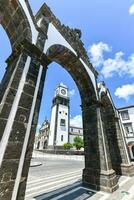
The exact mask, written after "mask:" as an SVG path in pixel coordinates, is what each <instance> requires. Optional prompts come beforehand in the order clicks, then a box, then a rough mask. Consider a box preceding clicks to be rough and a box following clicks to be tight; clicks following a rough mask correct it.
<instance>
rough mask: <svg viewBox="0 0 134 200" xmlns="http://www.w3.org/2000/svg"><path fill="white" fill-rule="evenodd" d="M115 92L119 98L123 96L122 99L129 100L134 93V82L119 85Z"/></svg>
mask: <svg viewBox="0 0 134 200" xmlns="http://www.w3.org/2000/svg"><path fill="white" fill-rule="evenodd" d="M114 94H115V96H117V97H118V98H122V99H125V100H126V101H128V100H129V98H130V96H133V95H134V83H133V84H127V85H123V86H121V87H118V88H117V89H116V91H115V93H114Z"/></svg>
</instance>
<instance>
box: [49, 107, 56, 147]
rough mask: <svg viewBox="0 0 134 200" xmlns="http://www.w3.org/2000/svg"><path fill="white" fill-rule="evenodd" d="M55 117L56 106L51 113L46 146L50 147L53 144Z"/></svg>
mask: <svg viewBox="0 0 134 200" xmlns="http://www.w3.org/2000/svg"><path fill="white" fill-rule="evenodd" d="M55 116H56V105H55V106H53V108H52V113H51V120H50V132H49V141H48V146H51V145H52V146H53V142H54V130H55V120H56V117H55Z"/></svg>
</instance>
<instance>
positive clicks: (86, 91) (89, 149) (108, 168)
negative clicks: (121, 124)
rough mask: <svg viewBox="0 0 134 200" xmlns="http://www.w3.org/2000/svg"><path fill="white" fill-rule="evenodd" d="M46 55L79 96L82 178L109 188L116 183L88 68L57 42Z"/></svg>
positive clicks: (89, 182) (94, 86)
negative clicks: (82, 144)
mask: <svg viewBox="0 0 134 200" xmlns="http://www.w3.org/2000/svg"><path fill="white" fill-rule="evenodd" d="M46 55H47V56H48V57H49V59H50V60H51V61H55V62H57V63H58V64H60V65H61V66H62V67H64V68H65V69H66V70H67V71H68V72H69V74H70V75H71V76H72V78H73V80H74V81H75V83H76V85H77V88H78V90H79V93H80V96H81V102H82V105H81V108H82V117H83V135H84V149H85V169H84V170H83V182H84V183H85V184H87V185H89V186H90V188H93V189H102V190H104V191H109V192H112V191H114V190H115V189H116V188H117V187H118V184H117V179H116V175H115V172H114V170H113V169H112V165H111V164H110V161H108V159H109V158H110V155H109V149H108V146H107V145H106V143H105V142H106V141H105V138H104V135H103V130H102V129H103V127H102V124H101V123H102V122H101V115H100V105H99V101H98V94H97V91H96V87H97V85H94V82H93V81H92V76H90V71H88V70H87V69H86V68H85V67H84V65H83V63H82V62H81V61H80V60H79V58H78V57H77V56H76V55H75V54H74V53H73V52H72V51H71V50H69V49H68V48H67V47H65V46H62V45H58V44H55V45H52V46H51V47H49V49H48V50H47V52H46ZM96 124H97V126H96ZM104 147H105V148H104ZM107 161H108V162H107ZM108 163H109V164H108ZM102 170H103V172H102ZM104 179H105V181H104ZM113 180H114V184H113V187H109V186H108V185H112V182H113Z"/></svg>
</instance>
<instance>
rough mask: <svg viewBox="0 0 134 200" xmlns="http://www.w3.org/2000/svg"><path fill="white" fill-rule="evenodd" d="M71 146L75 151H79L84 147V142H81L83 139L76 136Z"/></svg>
mask: <svg viewBox="0 0 134 200" xmlns="http://www.w3.org/2000/svg"><path fill="white" fill-rule="evenodd" d="M73 146H74V147H75V148H76V149H77V150H80V149H81V148H82V147H84V142H83V139H82V138H81V137H79V136H76V137H75V138H74V143H73Z"/></svg>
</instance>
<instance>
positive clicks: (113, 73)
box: [0, 0, 134, 124]
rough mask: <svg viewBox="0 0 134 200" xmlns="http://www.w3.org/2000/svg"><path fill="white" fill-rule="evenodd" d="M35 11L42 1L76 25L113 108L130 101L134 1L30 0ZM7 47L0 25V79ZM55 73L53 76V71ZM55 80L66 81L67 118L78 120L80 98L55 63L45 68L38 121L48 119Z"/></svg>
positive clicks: (133, 77)
mask: <svg viewBox="0 0 134 200" xmlns="http://www.w3.org/2000/svg"><path fill="white" fill-rule="evenodd" d="M29 2H30V4H31V7H32V10H33V13H34V14H35V13H36V12H37V11H38V9H39V8H40V6H41V5H42V4H43V3H44V2H45V3H47V4H48V6H50V8H51V9H52V11H53V12H54V14H55V15H56V16H57V18H59V19H60V21H61V22H62V23H64V24H65V25H69V26H70V27H72V28H79V29H81V31H82V40H83V42H84V44H85V48H86V50H87V51H88V55H89V57H90V60H91V61H92V63H93V65H94V67H95V68H96V69H97V71H98V72H100V76H99V77H98V81H101V80H104V81H105V83H106V86H107V87H108V88H109V90H110V92H111V95H112V97H113V100H114V103H115V105H116V106H117V107H122V106H127V105H132V104H134V100H133V99H134V40H133V37H134V25H133V22H134V6H132V5H133V4H134V0H123V1H122V0H118V1H115V0H114V1H113V0H84V1H81V0H73V1H71V0H55V1H54V0H46V1H45V0H38V1H35V0H30V1H29ZM10 52H11V47H10V43H9V40H8V38H7V36H6V35H5V32H4V30H3V28H2V27H0V66H1V68H0V79H1V78H2V76H3V73H4V69H5V66H6V65H5V64H4V61H5V59H6V58H7V57H8V56H9V54H10ZM56 73H57V74H59V76H58V77H55V74H56ZM59 82H63V83H64V84H66V85H67V86H68V87H69V89H70V90H71V91H73V93H74V94H73V95H72V96H71V117H72V118H73V120H74V121H73V122H74V123H75V122H76V119H77V120H78V121H79V119H80V115H81V110H80V106H79V105H80V104H81V101H80V97H79V92H78V90H77V87H76V85H75V83H74V81H73V80H72V79H71V77H70V75H69V74H68V73H67V72H66V71H65V70H64V69H63V68H62V67H61V66H59V65H57V64H56V63H53V64H51V66H50V67H49V69H48V72H47V76H46V82H45V88H44V95H43V100H42V106H41V112H40V117H39V124H41V123H42V122H43V120H44V118H45V117H48V118H50V111H51V101H52V97H53V93H54V89H55V87H56V86H57V85H58V83H59Z"/></svg>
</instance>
